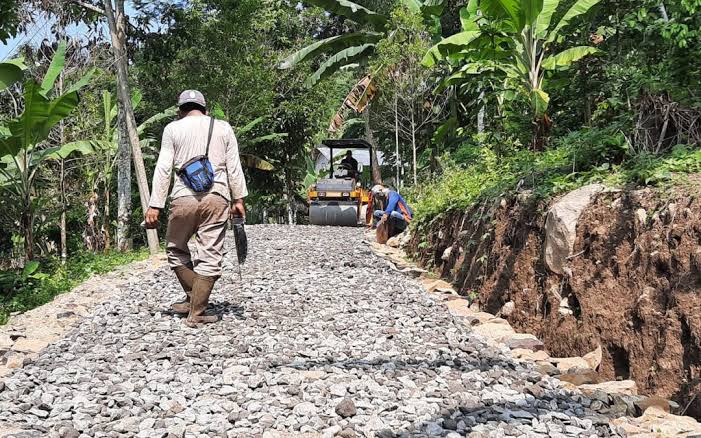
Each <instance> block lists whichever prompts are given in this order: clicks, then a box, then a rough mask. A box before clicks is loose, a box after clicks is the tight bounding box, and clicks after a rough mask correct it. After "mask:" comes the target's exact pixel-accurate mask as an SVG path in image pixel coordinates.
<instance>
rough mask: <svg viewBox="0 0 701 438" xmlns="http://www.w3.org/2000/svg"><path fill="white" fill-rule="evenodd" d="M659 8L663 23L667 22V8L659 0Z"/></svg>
mask: <svg viewBox="0 0 701 438" xmlns="http://www.w3.org/2000/svg"><path fill="white" fill-rule="evenodd" d="M659 9H660V14H662V20H663V21H664V22H665V23H669V15H667V8H665V6H664V2H660V5H659Z"/></svg>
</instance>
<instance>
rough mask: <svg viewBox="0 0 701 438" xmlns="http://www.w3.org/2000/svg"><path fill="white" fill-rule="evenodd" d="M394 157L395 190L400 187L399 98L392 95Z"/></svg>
mask: <svg viewBox="0 0 701 438" xmlns="http://www.w3.org/2000/svg"><path fill="white" fill-rule="evenodd" d="M394 155H395V159H396V160H397V189H398V188H399V187H401V185H402V174H401V165H402V160H401V158H400V157H399V96H397V94H396V93H395V94H394Z"/></svg>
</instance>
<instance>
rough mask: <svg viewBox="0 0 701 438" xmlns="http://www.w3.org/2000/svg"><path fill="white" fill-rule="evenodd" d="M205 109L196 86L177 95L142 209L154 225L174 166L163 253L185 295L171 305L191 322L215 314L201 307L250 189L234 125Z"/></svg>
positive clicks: (218, 273)
mask: <svg viewBox="0 0 701 438" xmlns="http://www.w3.org/2000/svg"><path fill="white" fill-rule="evenodd" d="M206 108H207V104H206V102H205V99H204V96H203V95H202V93H200V92H199V91H195V90H187V91H184V92H183V93H182V94H181V95H180V98H179V99H178V120H177V121H174V122H172V123H170V124H169V125H168V126H166V128H165V130H164V131H163V140H162V143H161V150H160V153H159V156H158V163H157V164H156V169H155V172H154V176H153V187H152V194H151V202H150V203H149V209H148V211H147V212H146V226H147V227H148V228H155V227H157V226H158V217H159V214H160V212H161V210H162V209H163V207H164V206H165V202H166V198H167V196H168V189H169V187H170V178H171V173H172V171H173V168H175V169H176V178H175V182H174V184H173V189H172V191H171V192H170V199H171V202H170V214H169V216H168V231H167V232H166V253H167V255H168V264H169V266H170V267H171V268H172V269H173V271H174V272H175V275H176V276H177V277H178V280H179V281H180V284H181V285H182V287H183V289H184V291H185V294H186V297H185V299H184V300H183V301H182V302H179V303H175V304H173V305H172V307H171V308H172V310H173V312H175V313H179V314H187V315H188V316H187V320H186V324H187V325H188V326H190V327H196V326H197V324H200V323H212V322H216V321H218V319H219V318H218V316H216V315H209V314H207V313H206V312H205V310H206V309H207V304H208V303H209V296H210V294H211V293H212V288H213V287H214V284H215V283H216V281H217V280H218V279H219V277H220V276H221V274H222V258H223V256H224V237H225V235H226V224H227V220H228V219H229V217H244V216H245V214H246V210H245V207H244V202H243V198H244V197H245V196H246V195H247V194H248V191H247V189H246V180H245V179H244V175H243V170H242V169H241V161H240V158H239V149H238V143H237V141H236V137H235V135H234V130H233V129H232V128H231V126H230V125H229V124H228V123H226V122H224V121H220V120H214V118H212V117H208V116H207V110H206ZM192 236H195V242H196V245H197V257H196V258H195V259H194V260H193V259H192V257H191V255H190V250H189V248H188V242H189V240H190V238H191V237H192Z"/></svg>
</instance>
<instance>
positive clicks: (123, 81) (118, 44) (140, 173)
mask: <svg viewBox="0 0 701 438" xmlns="http://www.w3.org/2000/svg"><path fill="white" fill-rule="evenodd" d="M103 3H104V5H105V15H107V23H108V24H109V28H110V35H111V37H112V49H113V51H114V58H115V65H116V67H117V92H118V97H119V103H120V104H121V108H123V110H124V118H125V122H126V128H127V133H128V134H129V135H128V137H129V142H130V143H131V150H132V157H133V159H134V170H135V171H136V183H137V185H138V186H139V198H140V200H141V208H142V210H143V213H144V214H146V210H148V204H149V200H150V197H151V195H150V193H149V187H148V181H147V177H146V168H145V167H144V157H143V155H142V154H141V145H140V143H139V134H138V133H137V126H136V118H135V117H134V108H132V106H131V92H130V91H129V75H128V72H127V58H126V55H127V54H126V31H125V28H126V23H125V19H124V0H117V10H116V14H115V10H114V8H113V7H112V0H103ZM115 15H116V16H115ZM146 237H147V240H148V247H149V251H150V252H151V254H152V255H155V254H158V251H159V243H158V235H157V234H156V230H146Z"/></svg>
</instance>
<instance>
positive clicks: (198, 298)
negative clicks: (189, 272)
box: [185, 274, 219, 327]
mask: <svg viewBox="0 0 701 438" xmlns="http://www.w3.org/2000/svg"><path fill="white" fill-rule="evenodd" d="M218 278H219V277H207V276H204V275H199V274H195V282H194V284H193V285H192V293H191V294H190V314H189V315H187V320H186V321H185V324H186V325H187V326H188V327H197V324H209V323H213V322H217V321H219V317H218V316H217V315H208V314H206V313H205V310H207V304H209V296H210V295H211V294H212V288H214V283H216V281H217V279H218Z"/></svg>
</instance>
